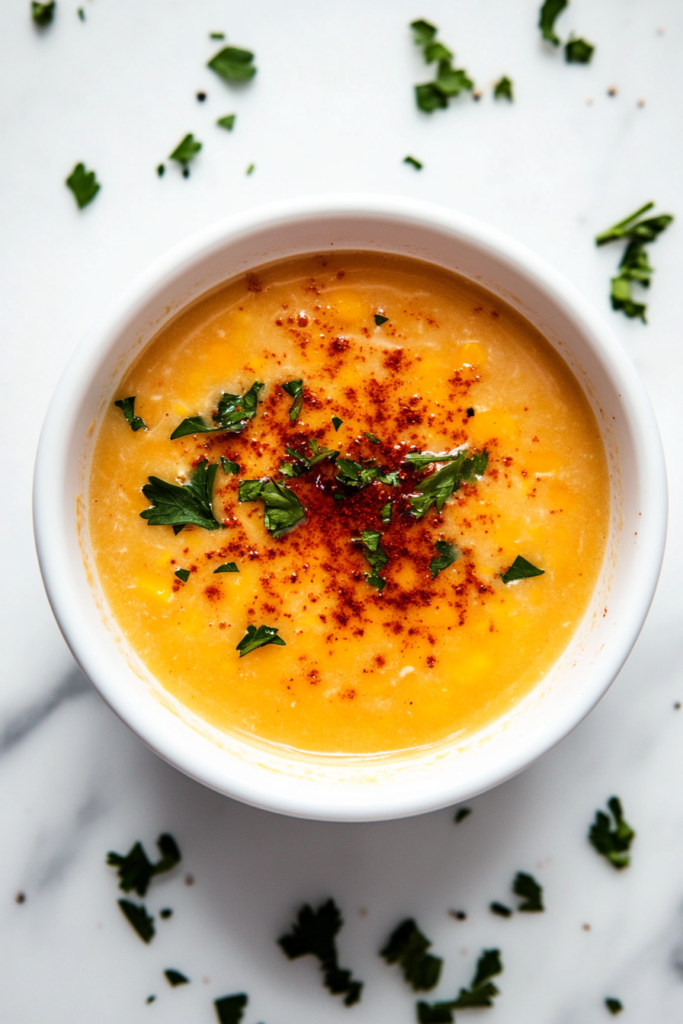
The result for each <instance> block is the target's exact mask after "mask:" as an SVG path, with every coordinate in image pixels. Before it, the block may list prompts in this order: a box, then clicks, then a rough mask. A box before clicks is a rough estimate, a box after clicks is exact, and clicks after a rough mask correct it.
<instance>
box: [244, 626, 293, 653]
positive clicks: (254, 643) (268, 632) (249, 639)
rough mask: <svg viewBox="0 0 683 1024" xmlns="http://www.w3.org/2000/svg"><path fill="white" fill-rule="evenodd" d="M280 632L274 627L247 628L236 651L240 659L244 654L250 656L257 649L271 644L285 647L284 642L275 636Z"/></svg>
mask: <svg viewBox="0 0 683 1024" xmlns="http://www.w3.org/2000/svg"><path fill="white" fill-rule="evenodd" d="M279 632H280V630H279V629H276V628H275V627H274V626H259V627H258V629H257V628H256V626H247V632H246V634H245V635H244V636H243V637H242V639H241V640H240V642H239V643H238V645H237V647H236V648H235V650H236V651H239V652H240V658H243V657H244V656H245V654H251V652H252V651H255V650H256V649H257V648H259V647H267V646H268V644H273V645H274V646H275V647H286V646H287V644H286V643H285V642H284V640H283V639H282V637H281V636H278V635H277V634H278V633H279Z"/></svg>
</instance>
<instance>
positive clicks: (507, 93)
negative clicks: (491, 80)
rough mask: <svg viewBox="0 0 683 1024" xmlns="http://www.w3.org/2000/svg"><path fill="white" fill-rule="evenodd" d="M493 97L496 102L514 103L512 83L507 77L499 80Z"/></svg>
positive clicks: (504, 76)
mask: <svg viewBox="0 0 683 1024" xmlns="http://www.w3.org/2000/svg"><path fill="white" fill-rule="evenodd" d="M493 97H494V99H496V100H510V103H512V101H513V96H512V81H511V80H510V79H509V78H508V76H507V75H503V77H502V78H499V79H498V81H497V82H496V84H495V85H494V87H493Z"/></svg>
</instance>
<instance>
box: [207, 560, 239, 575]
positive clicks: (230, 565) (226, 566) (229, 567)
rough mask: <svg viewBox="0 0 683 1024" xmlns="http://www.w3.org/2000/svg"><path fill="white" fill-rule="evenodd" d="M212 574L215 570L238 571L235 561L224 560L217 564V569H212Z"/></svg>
mask: <svg viewBox="0 0 683 1024" xmlns="http://www.w3.org/2000/svg"><path fill="white" fill-rule="evenodd" d="M213 571H214V575H215V574H216V573H217V572H239V569H238V568H237V563H236V562H224V563H223V565H219V566H218V568H217V569H214V570H213Z"/></svg>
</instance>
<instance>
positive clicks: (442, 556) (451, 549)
mask: <svg viewBox="0 0 683 1024" xmlns="http://www.w3.org/2000/svg"><path fill="white" fill-rule="evenodd" d="M434 547H435V548H436V550H437V552H438V555H436V556H435V557H434V558H432V560H431V562H430V563H429V571H430V572H431V574H432V579H433V580H435V579H436V577H437V576H438V575H439V573H440V572H442V571H443V570H444V569H447V568H448V567H449V565H453V562H455V561H456V560H457V559H458V557H459V555H460V552H459V551H458V549H457V547H456V546H455V544H449V543H448V541H447V540H437V541H435V542H434Z"/></svg>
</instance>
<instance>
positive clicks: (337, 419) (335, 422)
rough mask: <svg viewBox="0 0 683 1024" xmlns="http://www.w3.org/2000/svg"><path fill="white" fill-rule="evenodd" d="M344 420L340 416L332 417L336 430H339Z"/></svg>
mask: <svg viewBox="0 0 683 1024" xmlns="http://www.w3.org/2000/svg"><path fill="white" fill-rule="evenodd" d="M343 422H344V420H340V419H339V417H338V416H333V417H332V426H333V427H334V429H335V431H337V430H339V428H340V427H341V425H342V423H343Z"/></svg>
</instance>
